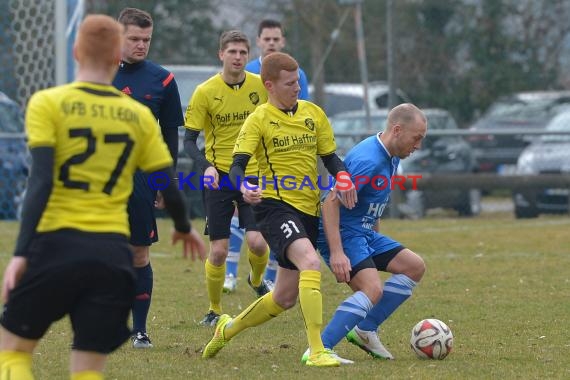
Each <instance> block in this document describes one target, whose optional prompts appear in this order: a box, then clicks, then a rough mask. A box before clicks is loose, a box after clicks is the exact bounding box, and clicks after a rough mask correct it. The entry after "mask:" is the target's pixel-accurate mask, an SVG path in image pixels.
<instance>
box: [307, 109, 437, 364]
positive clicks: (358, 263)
mask: <svg viewBox="0 0 570 380" xmlns="http://www.w3.org/2000/svg"><path fill="white" fill-rule="evenodd" d="M426 132H427V121H426V117H425V115H424V114H423V112H422V111H421V110H420V109H418V108H417V107H416V106H414V105H412V104H409V103H407V104H401V105H399V106H397V107H395V108H394V109H392V110H391V111H390V113H389V115H388V120H387V125H386V128H385V131H384V132H380V133H378V134H377V135H374V136H371V137H368V138H367V139H365V140H364V141H362V142H360V143H359V144H358V145H356V146H355V147H353V148H352V149H351V150H350V152H349V153H348V155H347V156H346V159H345V161H344V163H345V166H346V169H347V171H348V172H349V173H350V175H351V177H352V180H353V182H354V183H359V184H360V185H359V186H357V192H358V203H357V204H356V207H354V208H353V209H350V210H349V209H347V208H345V207H343V206H342V205H341V203H340V201H339V200H338V198H337V195H336V192H337V191H336V189H333V190H331V191H330V192H329V193H328V194H326V195H325V197H324V202H323V205H322V216H321V223H320V226H319V238H318V240H317V245H318V248H319V251H320V253H321V255H322V257H323V259H324V261H325V262H326V263H327V265H328V266H329V268H330V269H331V271H332V272H333V273H334V275H335V277H336V280H337V281H338V282H345V283H347V284H348V285H349V286H350V288H351V289H352V290H353V292H354V293H353V294H352V295H351V296H349V297H348V298H346V299H345V300H344V301H343V302H342V303H341V304H340V305H339V307H338V308H337V309H336V311H335V313H334V315H333V317H332V319H331V321H330V322H329V323H328V325H327V326H326V327H325V329H324V330H323V332H322V335H321V337H322V340H323V345H324V347H325V348H326V349H329V350H332V349H333V348H334V347H335V346H336V344H337V343H338V342H339V341H340V340H342V338H343V337H344V336H345V335H346V338H347V339H348V341H349V342H351V343H353V344H355V345H357V346H358V347H360V348H361V349H363V350H364V351H366V352H368V353H369V354H370V355H372V356H373V357H375V358H382V359H393V356H392V354H390V352H388V350H386V348H384V346H383V345H382V343H381V342H380V340H379V338H378V335H377V333H376V330H377V329H378V327H379V325H380V324H382V323H383V322H384V321H385V320H386V319H387V318H388V317H389V316H390V315H391V314H392V313H393V312H394V311H395V310H396V309H397V308H398V307H399V306H400V305H401V304H402V303H403V302H404V301H406V299H408V298H409V297H410V295H411V294H412V290H413V288H414V287H415V286H416V284H417V283H418V282H419V281H420V280H421V278H422V276H423V274H424V272H425V264H424V261H423V260H422V259H421V258H420V257H419V256H418V255H417V254H415V253H414V252H412V251H411V250H409V249H408V248H405V247H403V246H402V245H401V244H400V243H399V242H397V241H395V240H393V239H391V238H389V237H388V236H385V235H382V234H380V233H378V232H377V231H376V224H377V222H378V221H379V219H380V216H381V215H382V211H383V210H384V209H385V207H386V205H387V204H388V201H389V200H390V192H391V190H390V189H391V186H390V185H391V183H390V181H391V179H392V178H393V176H394V175H395V174H396V170H397V169H398V164H399V162H400V159H402V158H405V157H408V156H409V155H410V154H412V153H413V152H414V151H415V150H416V149H419V148H420V147H421V143H422V140H423V139H424V137H425V136H426ZM378 271H385V272H389V273H392V276H391V277H390V278H389V279H388V280H387V281H386V283H385V284H384V289H382V282H381V280H380V277H379V276H378ZM347 331H348V334H347ZM307 354H308V353H306V354H305V355H304V358H306V357H307ZM343 363H345V362H343Z"/></svg>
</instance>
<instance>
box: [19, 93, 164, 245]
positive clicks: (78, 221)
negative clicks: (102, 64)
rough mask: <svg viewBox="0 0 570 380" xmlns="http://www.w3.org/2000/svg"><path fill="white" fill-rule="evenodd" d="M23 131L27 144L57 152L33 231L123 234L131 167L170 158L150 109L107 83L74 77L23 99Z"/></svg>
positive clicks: (159, 164)
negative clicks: (49, 185) (48, 189)
mask: <svg viewBox="0 0 570 380" xmlns="http://www.w3.org/2000/svg"><path fill="white" fill-rule="evenodd" d="M26 133H27V137H28V145H29V147H30V148H36V147H53V148H54V152H55V153H54V154H55V157H54V173H53V178H54V182H53V188H52V192H51V195H50V198H49V201H48V204H47V207H46V209H45V210H44V213H43V214H42V217H41V220H40V223H39V225H38V227H37V231H38V232H45V231H54V230H57V229H61V228H74V229H78V230H83V231H88V232H116V233H121V234H124V235H127V236H128V235H129V225H128V219H127V199H128V198H129V196H130V194H131V192H132V189H133V175H134V172H135V170H136V169H137V168H140V169H142V170H145V171H153V170H157V169H162V168H166V167H169V166H171V165H172V157H170V153H169V152H168V148H167V147H166V144H165V143H164V140H163V139H162V136H161V134H160V128H159V126H158V124H157V122H156V119H155V118H154V117H153V115H152V113H151V112H150V110H149V109H148V108H147V107H145V106H143V105H142V104H140V103H138V102H137V101H136V100H133V99H131V98H130V97H128V96H127V95H124V94H123V93H121V92H120V91H118V90H116V89H115V88H114V87H113V86H110V85H109V86H106V85H98V84H93V83H87V82H74V83H71V84H67V85H63V86H58V87H53V88H50V89H46V90H43V91H39V92H37V93H36V94H34V95H33V96H32V98H31V99H30V101H29V103H28V109H27V112H26Z"/></svg>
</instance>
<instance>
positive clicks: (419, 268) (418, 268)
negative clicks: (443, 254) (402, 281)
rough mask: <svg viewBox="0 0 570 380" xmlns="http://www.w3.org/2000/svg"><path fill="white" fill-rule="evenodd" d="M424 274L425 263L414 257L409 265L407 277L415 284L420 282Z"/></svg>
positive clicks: (418, 257)
mask: <svg viewBox="0 0 570 380" xmlns="http://www.w3.org/2000/svg"><path fill="white" fill-rule="evenodd" d="M425 272H426V263H425V261H424V260H423V259H422V258H421V257H420V256H416V258H415V260H414V261H413V263H412V265H410V268H409V273H408V274H407V276H408V277H409V278H411V279H412V280H414V281H415V282H420V281H421V279H422V277H423V276H424V274H425Z"/></svg>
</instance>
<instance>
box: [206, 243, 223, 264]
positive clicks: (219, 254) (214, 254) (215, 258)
mask: <svg viewBox="0 0 570 380" xmlns="http://www.w3.org/2000/svg"><path fill="white" fill-rule="evenodd" d="M227 257H228V249H227V247H223V246H219V245H212V246H211V247H210V254H209V255H208V261H209V262H210V264H212V265H214V266H220V265H222V264H223V263H224V262H225V261H226V259H227Z"/></svg>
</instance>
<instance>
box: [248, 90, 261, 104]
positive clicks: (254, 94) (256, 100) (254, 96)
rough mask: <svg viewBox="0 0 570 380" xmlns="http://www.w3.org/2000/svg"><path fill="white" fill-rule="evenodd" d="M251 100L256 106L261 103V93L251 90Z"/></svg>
mask: <svg viewBox="0 0 570 380" xmlns="http://www.w3.org/2000/svg"><path fill="white" fill-rule="evenodd" d="M249 100H251V102H252V103H253V105H254V106H256V105H257V103H259V94H258V93H257V92H250V93H249Z"/></svg>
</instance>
